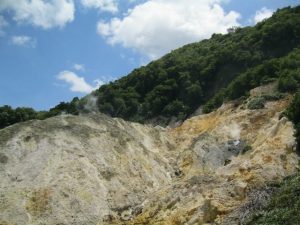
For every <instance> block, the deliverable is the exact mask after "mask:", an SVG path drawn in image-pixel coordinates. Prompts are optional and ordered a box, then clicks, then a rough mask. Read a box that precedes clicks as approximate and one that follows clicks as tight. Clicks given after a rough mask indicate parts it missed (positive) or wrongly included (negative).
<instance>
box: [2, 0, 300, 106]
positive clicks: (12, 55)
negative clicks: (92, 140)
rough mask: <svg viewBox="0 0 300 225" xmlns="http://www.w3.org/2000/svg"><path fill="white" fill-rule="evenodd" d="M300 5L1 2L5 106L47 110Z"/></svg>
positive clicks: (189, 0) (275, 1)
mask: <svg viewBox="0 0 300 225" xmlns="http://www.w3.org/2000/svg"><path fill="white" fill-rule="evenodd" d="M297 4H300V1H299V0H251V1H241V0H147V1H146V0H128V1H125V0H47V1H45V0H44V1H43V0H1V1H0V78H1V80H0V105H4V104H8V105H11V106H13V107H19V106H26V107H33V108H35V109H37V110H45V109H49V108H51V107H53V106H55V105H56V104H58V103H59V102H61V101H69V100H71V99H72V98H73V97H75V96H79V97H81V96H84V95H86V93H88V92H90V91H91V90H93V89H94V88H96V87H97V86H99V85H101V84H103V83H106V82H109V81H111V80H114V79H117V78H119V77H121V76H124V75H126V74H128V73H129V72H130V71H131V70H133V69H134V68H136V67H139V66H141V65H144V64H146V63H148V62H149V61H150V60H152V59H157V58H159V57H160V56H162V55H164V54H165V53H167V52H169V51H170V50H172V49H175V48H177V47H180V46H182V45H183V44H187V43H190V42H195V41H199V40H201V39H204V38H209V37H210V36H211V34H212V33H225V32H226V30H227V28H228V27H232V26H246V25H253V24H255V23H256V22H257V21H260V20H262V19H264V18H267V17H269V16H271V14H272V12H273V11H274V10H276V9H277V8H282V7H285V6H288V5H293V6H294V5H297Z"/></svg>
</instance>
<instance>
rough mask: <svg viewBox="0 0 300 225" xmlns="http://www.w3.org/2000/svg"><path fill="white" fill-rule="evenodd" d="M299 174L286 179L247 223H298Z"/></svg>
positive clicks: (266, 224)
mask: <svg viewBox="0 0 300 225" xmlns="http://www.w3.org/2000/svg"><path fill="white" fill-rule="evenodd" d="M299 212H300V174H299V173H298V174H297V175H296V176H294V177H290V178H288V179H286V180H285V181H284V182H283V183H282V185H281V187H280V188H279V190H278V191H276V193H275V194H274V195H273V196H272V198H271V201H270V202H269V204H268V205H267V206H266V207H265V208H263V209H261V210H260V212H258V213H257V214H255V215H254V216H253V218H252V219H251V220H250V221H249V222H248V223H247V225H262V224H263V225H297V224H300V213H299Z"/></svg>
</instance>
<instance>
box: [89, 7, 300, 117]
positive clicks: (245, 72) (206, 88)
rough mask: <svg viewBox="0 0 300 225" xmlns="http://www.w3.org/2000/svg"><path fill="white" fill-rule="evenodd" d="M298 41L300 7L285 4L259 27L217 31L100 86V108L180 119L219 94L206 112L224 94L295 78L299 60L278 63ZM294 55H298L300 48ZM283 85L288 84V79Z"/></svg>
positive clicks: (122, 113)
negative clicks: (218, 32)
mask: <svg viewBox="0 0 300 225" xmlns="http://www.w3.org/2000/svg"><path fill="white" fill-rule="evenodd" d="M299 44H300V7H296V8H285V9H281V10H279V11H277V13H275V14H274V16H273V17H272V18H270V19H268V20H266V21H263V22H261V23H259V24H257V25H256V26H255V27H245V28H235V29H232V30H231V32H229V33H228V34H226V35H221V34H214V35H213V36H212V38H211V39H209V40H204V41H201V42H199V43H194V44H190V45H187V46H184V47H182V48H180V49H177V50H175V51H173V52H171V53H170V54H167V55H166V56H164V57H163V58H161V59H159V60H157V61H154V62H151V63H150V64H149V65H147V66H145V67H141V68H139V69H136V70H134V71H133V72H132V73H130V74H129V75H128V76H126V77H123V78H121V79H120V80H117V81H115V82H113V83H110V84H108V85H104V86H102V87H100V89H99V90H97V91H96V92H95V93H94V94H95V95H96V96H97V97H98V107H99V109H100V111H102V112H105V113H107V114H110V115H112V116H117V117H123V118H125V119H129V120H137V121H145V120H147V119H151V118H154V117H157V116H165V117H171V116H175V117H177V118H179V119H181V118H184V117H186V116H187V115H189V114H191V113H192V112H193V111H194V110H195V109H196V108H198V107H199V106H200V105H204V104H206V103H207V101H209V100H210V99H211V98H212V97H213V96H215V95H216V94H217V93H218V94H217V98H219V99H216V98H214V99H213V100H212V101H209V103H208V104H206V106H205V111H207V112H208V111H210V110H212V109H214V108H216V107H217V106H219V105H220V104H221V103H222V102H223V100H225V99H226V98H225V97H228V98H229V99H234V98H237V97H240V96H242V95H244V94H246V93H247V91H248V90H249V89H250V88H251V87H255V86H257V85H259V84H260V83H261V82H263V81H267V80H268V79H269V78H278V77H282V79H287V80H288V81H287V82H289V81H290V79H289V77H290V76H293V74H290V73H292V71H290V70H291V69H292V70H293V72H296V71H295V70H296V68H297V67H298V68H299V63H297V62H296V60H294V59H293V57H294V56H291V57H289V58H286V59H285V62H282V63H283V64H284V63H286V64H285V65H284V67H285V68H281V66H279V68H278V65H277V64H278V62H279V61H280V58H281V57H285V56H286V55H287V54H289V53H290V52H291V51H295V50H294V49H295V48H296V47H299ZM294 55H296V56H297V57H298V56H299V52H296V53H294ZM289 60H292V61H293V62H292V63H293V65H290V62H289ZM280 62H281V61H280ZM294 64H295V65H294ZM290 66H291V67H293V68H290ZM294 67H296V68H294ZM273 70H277V71H273ZM285 72H288V73H289V74H288V75H287V74H285ZM249 76H251V83H248V80H249V79H248V77H249ZM286 76H287V77H286ZM240 77H241V78H240ZM285 77H286V78H285ZM237 78H239V80H237V81H236V82H235V83H233V84H230V83H231V82H232V81H233V80H234V79H237ZM291 83H293V82H290V83H289V84H291ZM229 84H230V87H228V85H229ZM240 84H242V86H240ZM282 84H283V86H288V84H287V83H286V81H284V80H282ZM227 87H228V88H227ZM222 88H227V92H229V93H226V94H225V95H224V97H223V96H220V89H222ZM287 88H288V89H291V88H295V87H287ZM282 89H284V88H282ZM227 95H228V96H227Z"/></svg>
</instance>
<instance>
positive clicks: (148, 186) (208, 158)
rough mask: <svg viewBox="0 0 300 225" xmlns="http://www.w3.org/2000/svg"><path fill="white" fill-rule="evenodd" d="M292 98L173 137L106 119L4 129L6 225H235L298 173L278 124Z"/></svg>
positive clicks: (235, 108) (288, 138)
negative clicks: (254, 202)
mask: <svg viewBox="0 0 300 225" xmlns="http://www.w3.org/2000/svg"><path fill="white" fill-rule="evenodd" d="M257 93H258V92H255V91H254V92H252V97H251V98H255V95H256V94H257ZM259 94H261V93H259ZM290 100H291V98H290V97H285V98H284V99H281V100H279V101H269V102H267V103H266V104H265V107H264V108H262V109H259V110H249V109H247V103H246V102H244V103H238V102H234V103H228V104H225V105H223V106H222V107H221V108H220V109H218V110H217V111H215V112H213V113H210V114H207V115H200V116H195V117H192V118H190V119H189V120H187V121H185V122H184V123H183V124H182V125H181V126H179V127H176V128H170V129H163V128H161V127H152V126H146V125H141V124H137V123H130V122H126V121H124V120H122V119H112V118H110V117H107V116H104V115H99V114H97V115H96V114H95V115H93V114H91V115H85V116H69V115H64V116H58V117H54V118H50V119H47V120H45V121H29V122H25V123H21V124H17V125H13V126H11V127H7V128H5V129H3V130H1V131H0V180H1V182H0V224H1V225H7V224H13V225H24V224H26V225H37V224H51V225H52V224H53V225H54V224H55V225H58V224H59V225H63V224H65V225H66V224H78V225H95V224H204V223H216V224H237V223H238V222H237V221H241V220H242V218H241V217H242V216H243V213H242V211H241V210H242V208H241V206H242V205H245V204H246V203H247V202H248V201H249V200H250V198H249V196H250V194H251V191H252V190H255V189H257V188H261V187H264V186H265V185H267V184H269V183H272V182H280V181H281V180H282V179H283V178H284V177H286V176H288V175H291V174H293V173H295V171H296V170H297V167H298V156H297V155H296V153H295V151H294V146H295V139H294V137H293V133H294V129H293V125H292V123H291V122H289V121H288V120H287V119H286V118H285V117H283V118H280V114H281V112H282V111H283V110H284V109H285V108H286V107H287V105H288V104H289V102H290Z"/></svg>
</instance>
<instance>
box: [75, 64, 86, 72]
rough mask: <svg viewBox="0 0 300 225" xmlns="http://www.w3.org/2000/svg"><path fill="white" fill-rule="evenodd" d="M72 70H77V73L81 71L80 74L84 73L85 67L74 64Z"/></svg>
mask: <svg viewBox="0 0 300 225" xmlns="http://www.w3.org/2000/svg"><path fill="white" fill-rule="evenodd" d="M73 68H74V69H75V70H77V71H82V72H84V71H85V66H84V65H83V64H77V63H75V64H74V65H73Z"/></svg>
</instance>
